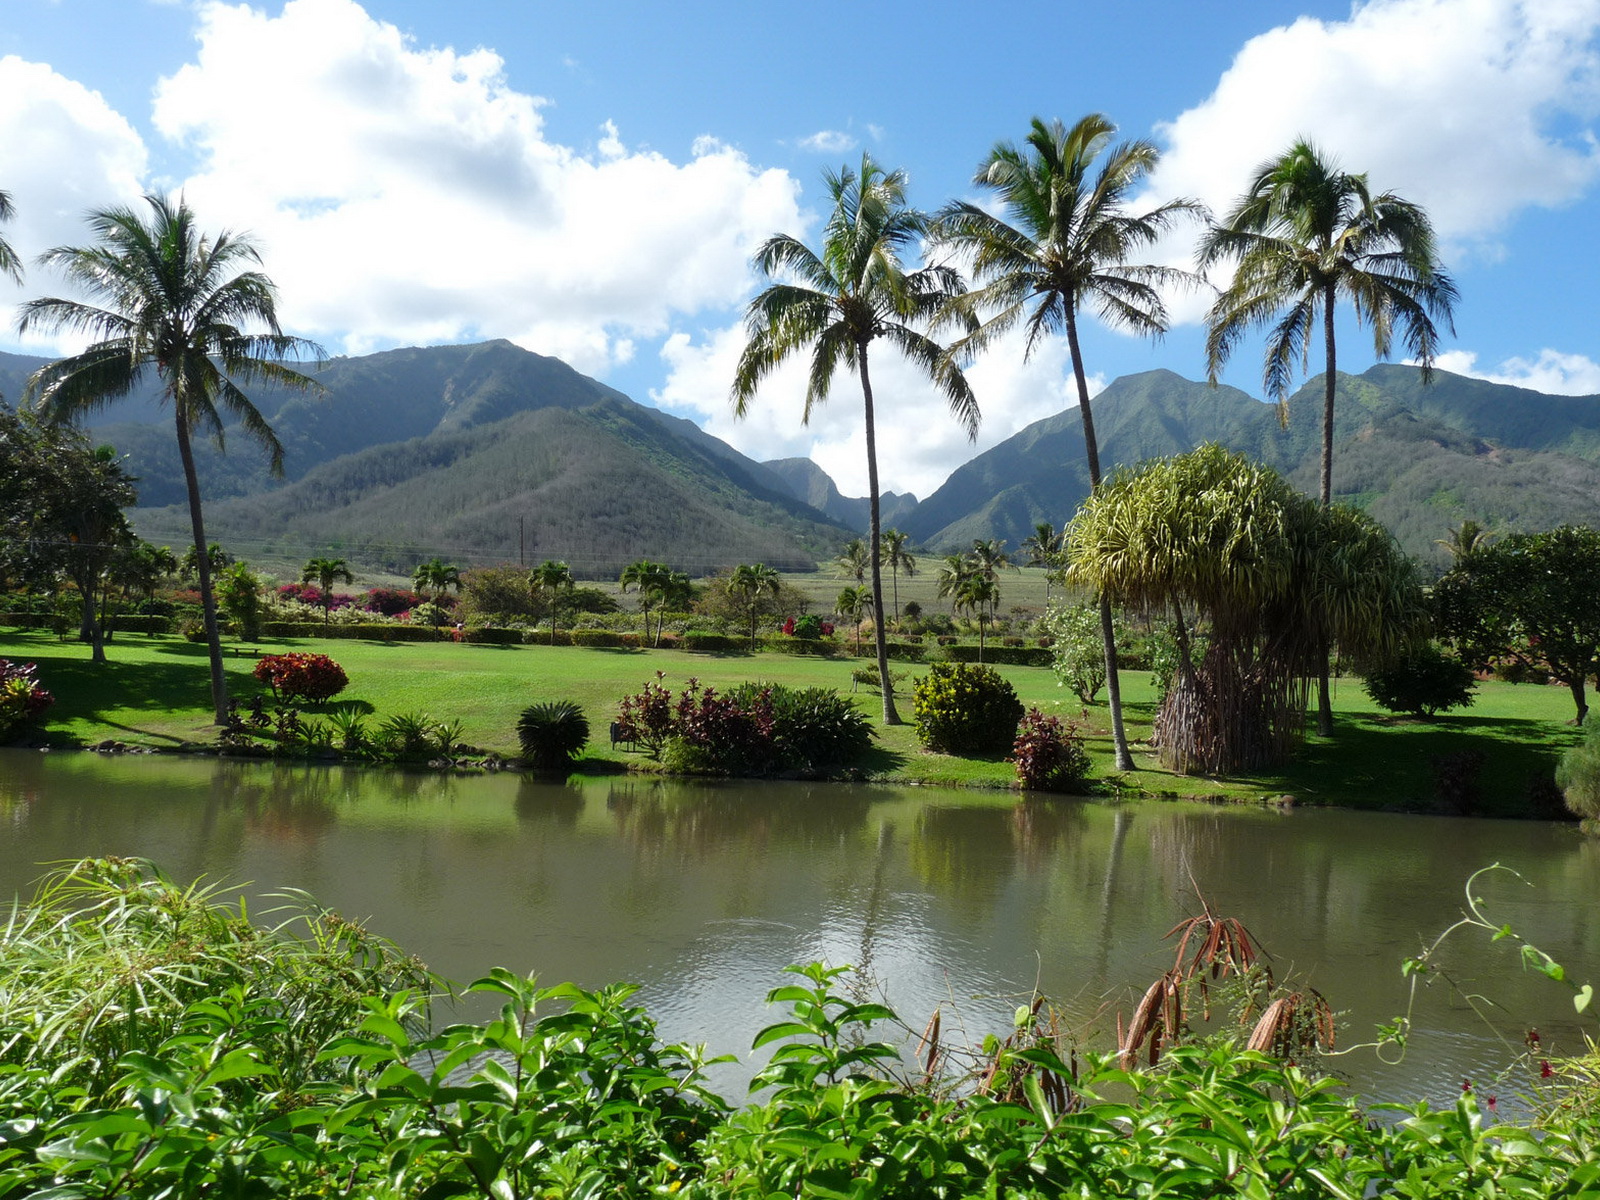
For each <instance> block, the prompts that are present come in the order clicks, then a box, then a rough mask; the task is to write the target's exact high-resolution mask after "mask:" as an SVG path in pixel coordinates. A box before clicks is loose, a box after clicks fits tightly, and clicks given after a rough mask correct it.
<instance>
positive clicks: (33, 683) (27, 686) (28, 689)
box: [0, 658, 56, 742]
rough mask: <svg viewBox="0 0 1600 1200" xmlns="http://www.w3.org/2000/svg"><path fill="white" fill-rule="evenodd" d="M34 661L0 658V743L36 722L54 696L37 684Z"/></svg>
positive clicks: (37, 672)
mask: <svg viewBox="0 0 1600 1200" xmlns="http://www.w3.org/2000/svg"><path fill="white" fill-rule="evenodd" d="M38 674H39V667H38V664H37V663H14V662H12V661H10V660H9V659H5V658H0V742H9V741H11V740H12V739H14V738H16V737H17V736H18V735H20V734H21V733H22V731H23V730H24V729H25V728H27V727H28V726H29V725H32V724H34V723H36V722H37V721H38V720H39V719H40V718H41V717H42V716H43V715H44V712H45V710H46V709H47V708H49V707H50V706H51V705H52V704H54V703H55V702H56V698H55V697H54V696H52V695H51V694H50V693H49V692H47V691H45V690H44V688H42V687H41V686H39V679H38Z"/></svg>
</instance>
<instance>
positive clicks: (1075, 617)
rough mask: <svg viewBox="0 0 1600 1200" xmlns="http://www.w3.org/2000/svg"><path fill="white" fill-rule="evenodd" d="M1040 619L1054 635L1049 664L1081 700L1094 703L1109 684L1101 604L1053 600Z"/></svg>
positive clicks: (1058, 678)
mask: <svg viewBox="0 0 1600 1200" xmlns="http://www.w3.org/2000/svg"><path fill="white" fill-rule="evenodd" d="M1041 623H1042V624H1043V626H1044V628H1045V629H1046V630H1048V632H1049V636H1050V639H1051V646H1050V650H1051V661H1050V665H1051V667H1053V668H1054V669H1055V673H1056V679H1057V680H1059V681H1060V682H1061V683H1062V684H1063V685H1065V686H1066V687H1069V688H1071V689H1072V694H1073V695H1074V696H1076V697H1077V698H1078V699H1079V700H1081V701H1083V702H1084V703H1085V704H1093V703H1094V698H1095V696H1097V695H1099V693H1100V689H1101V688H1103V687H1105V685H1106V653H1105V641H1104V639H1103V637H1102V634H1101V630H1100V607H1099V605H1088V604H1052V605H1051V606H1050V611H1049V612H1047V613H1046V614H1045V616H1044V620H1043V622H1041Z"/></svg>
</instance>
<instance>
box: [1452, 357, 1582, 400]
mask: <svg viewBox="0 0 1600 1200" xmlns="http://www.w3.org/2000/svg"><path fill="white" fill-rule="evenodd" d="M1435 365H1436V366H1437V367H1438V368H1439V369H1440V370H1441V371H1452V372H1454V373H1455V374H1457V375H1469V376H1471V377H1472V378H1474V379H1487V380H1488V381H1489V382H1490V383H1509V384H1511V385H1512V386H1513V387H1523V388H1532V389H1533V390H1534V391H1536V392H1547V393H1549V394H1550V395H1553V396H1594V395H1600V363H1597V362H1595V361H1594V360H1593V359H1591V358H1588V357H1586V356H1584V355H1582V354H1563V353H1561V352H1560V351H1558V350H1549V349H1546V350H1541V351H1539V355H1538V357H1537V358H1532V359H1528V358H1508V359H1506V361H1505V362H1503V363H1501V364H1500V365H1499V367H1497V368H1495V369H1493V370H1488V369H1485V368H1482V367H1479V366H1478V356H1477V354H1476V353H1474V352H1473V351H1471V350H1450V351H1446V352H1445V353H1444V354H1441V355H1439V357H1438V358H1437V359H1436V360H1435Z"/></svg>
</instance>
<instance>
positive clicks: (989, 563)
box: [967, 538, 1015, 640]
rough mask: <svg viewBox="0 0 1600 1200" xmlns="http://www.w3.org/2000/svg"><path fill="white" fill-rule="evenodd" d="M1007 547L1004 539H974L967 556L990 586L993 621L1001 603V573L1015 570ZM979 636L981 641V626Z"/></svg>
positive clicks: (989, 597) (990, 609) (990, 612)
mask: <svg viewBox="0 0 1600 1200" xmlns="http://www.w3.org/2000/svg"><path fill="white" fill-rule="evenodd" d="M1005 546H1006V543H1005V539H1004V538H987V539H983V538H974V539H973V541H972V551H971V553H970V554H969V555H968V556H967V557H968V561H970V562H971V563H972V567H973V570H974V571H975V572H976V573H977V574H978V575H980V576H982V577H983V578H984V579H985V580H986V581H987V582H988V584H989V587H988V589H987V596H988V603H989V616H990V618H991V619H992V618H993V617H994V606H995V605H996V604H999V603H1000V572H1001V571H1003V570H1007V569H1011V570H1015V568H1014V567H1012V566H1011V556H1010V555H1009V554H1007V553H1006V550H1005ZM978 634H979V638H980V640H981V638H982V635H983V630H982V628H981V625H980V628H979V630H978Z"/></svg>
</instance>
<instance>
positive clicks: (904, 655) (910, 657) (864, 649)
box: [846, 641, 927, 662]
mask: <svg viewBox="0 0 1600 1200" xmlns="http://www.w3.org/2000/svg"><path fill="white" fill-rule="evenodd" d="M886 649H887V650H888V651H889V657H890V658H891V659H893V660H895V661H896V662H921V661H922V660H923V656H924V655H925V654H926V653H927V649H926V648H925V647H923V646H913V645H910V644H908V643H906V642H889V643H887V646H886ZM846 653H849V649H848V647H847V648H846ZM853 657H855V658H871V659H876V658H877V657H878V648H877V647H876V646H874V645H873V644H872V643H871V642H866V641H864V642H862V643H861V649H860V650H858V651H857V652H856V653H855V654H854V655H853Z"/></svg>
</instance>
